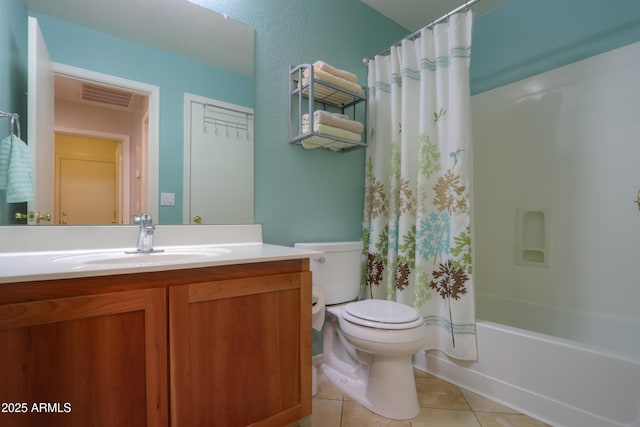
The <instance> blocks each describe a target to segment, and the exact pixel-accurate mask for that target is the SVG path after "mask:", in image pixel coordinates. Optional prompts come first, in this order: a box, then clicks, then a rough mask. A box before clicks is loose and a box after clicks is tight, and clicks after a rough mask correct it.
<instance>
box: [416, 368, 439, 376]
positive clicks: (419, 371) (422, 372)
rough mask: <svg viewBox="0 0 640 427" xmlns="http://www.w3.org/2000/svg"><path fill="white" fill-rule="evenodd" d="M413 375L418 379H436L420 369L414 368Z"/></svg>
mask: <svg viewBox="0 0 640 427" xmlns="http://www.w3.org/2000/svg"><path fill="white" fill-rule="evenodd" d="M413 375H414V376H415V377H416V378H435V377H434V376H433V375H431V374H428V373H426V372H424V371H421V370H420V369H416V368H413Z"/></svg>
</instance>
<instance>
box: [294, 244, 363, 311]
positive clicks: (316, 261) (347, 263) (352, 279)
mask: <svg viewBox="0 0 640 427" xmlns="http://www.w3.org/2000/svg"><path fill="white" fill-rule="evenodd" d="M294 247H296V248H300V249H307V250H313V251H321V252H323V255H322V256H320V257H317V258H311V261H310V267H311V273H312V278H313V279H312V280H313V286H316V287H318V288H320V289H322V293H323V294H324V301H325V304H327V305H331V304H340V303H344V302H349V301H353V300H354V299H356V298H357V297H358V292H359V291H360V271H361V268H360V259H361V258H360V257H361V254H362V242H325V243H296V244H295V245H294Z"/></svg>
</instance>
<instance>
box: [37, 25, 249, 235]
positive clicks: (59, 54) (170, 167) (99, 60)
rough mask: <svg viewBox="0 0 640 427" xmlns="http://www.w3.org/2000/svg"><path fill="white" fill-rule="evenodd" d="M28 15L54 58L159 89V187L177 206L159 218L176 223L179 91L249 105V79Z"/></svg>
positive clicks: (162, 211) (181, 102)
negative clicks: (35, 21) (40, 32)
mask: <svg viewBox="0 0 640 427" xmlns="http://www.w3.org/2000/svg"><path fill="white" fill-rule="evenodd" d="M32 15H33V16H35V17H36V18H37V19H38V23H39V25H40V29H41V30H42V34H43V35H44V38H45V40H46V43H47V48H48V50H49V55H50V56H51V59H52V60H53V61H54V62H59V63H62V64H66V65H72V66H74V67H79V68H84V69H88V70H92V71H98V72H101V73H106V74H111V75H114V76H118V77H122V78H126V79H130V80H136V81H140V82H144V83H148V84H151V85H155V86H158V87H160V191H161V192H168V193H175V194H176V205H175V206H161V207H160V220H159V222H161V223H163V224H181V223H182V174H183V168H182V164H183V159H182V157H183V144H182V141H183V139H184V133H183V132H184V130H183V128H184V125H183V117H184V115H183V109H184V93H185V92H189V93H193V94H196V95H200V96H205V97H210V98H215V99H219V100H221V101H224V102H229V103H233V104H238V105H243V106H249V107H251V106H253V104H254V102H253V93H254V90H253V79H252V78H251V77H247V76H244V75H241V74H238V73H234V72H231V71H228V70H224V69H221V68H218V67H214V66H211V65H208V64H205V63H202V62H198V61H194V60H191V59H188V58H186V57H182V56H178V55H173V54H170V53H168V52H165V51H162V50H159V49H155V48H152V47H148V46H144V45H141V44H137V43H132V42H130V41H127V40H123V39H121V38H117V37H113V36H111V35H108V34H104V33H100V32H97V31H93V30H90V29H88V28H85V27H81V26H78V25H73V24H70V23H67V22H64V21H61V20H59V19H55V18H51V17H49V16H46V15H42V14H36V13H32Z"/></svg>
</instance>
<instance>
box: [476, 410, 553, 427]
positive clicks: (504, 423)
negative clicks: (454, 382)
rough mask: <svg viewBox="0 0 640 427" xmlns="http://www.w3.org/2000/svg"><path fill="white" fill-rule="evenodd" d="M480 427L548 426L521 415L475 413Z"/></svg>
mask: <svg viewBox="0 0 640 427" xmlns="http://www.w3.org/2000/svg"><path fill="white" fill-rule="evenodd" d="M476 416H477V417H478V420H480V425H481V426H482V427H548V424H545V423H543V422H540V421H538V420H535V419H533V418H531V417H528V416H526V415H522V414H496V413H489V412H476Z"/></svg>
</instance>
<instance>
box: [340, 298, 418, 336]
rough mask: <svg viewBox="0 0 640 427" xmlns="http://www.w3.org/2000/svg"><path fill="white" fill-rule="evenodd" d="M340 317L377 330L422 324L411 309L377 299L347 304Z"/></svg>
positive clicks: (407, 327) (413, 326)
mask: <svg viewBox="0 0 640 427" xmlns="http://www.w3.org/2000/svg"><path fill="white" fill-rule="evenodd" d="M342 315H343V317H344V318H345V319H346V320H349V321H350V322H353V323H356V324H358V325H362V326H369V327H374V328H379V329H409V328H415V327H417V326H420V325H421V324H422V323H423V322H424V320H423V319H422V318H421V317H420V314H418V312H417V311H416V310H414V309H413V308H411V307H409V306H407V305H404V304H400V303H398V302H394V301H386V300H378V299H368V300H363V301H358V302H352V303H350V304H347V305H346V306H345V308H344V310H343V312H342Z"/></svg>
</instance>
